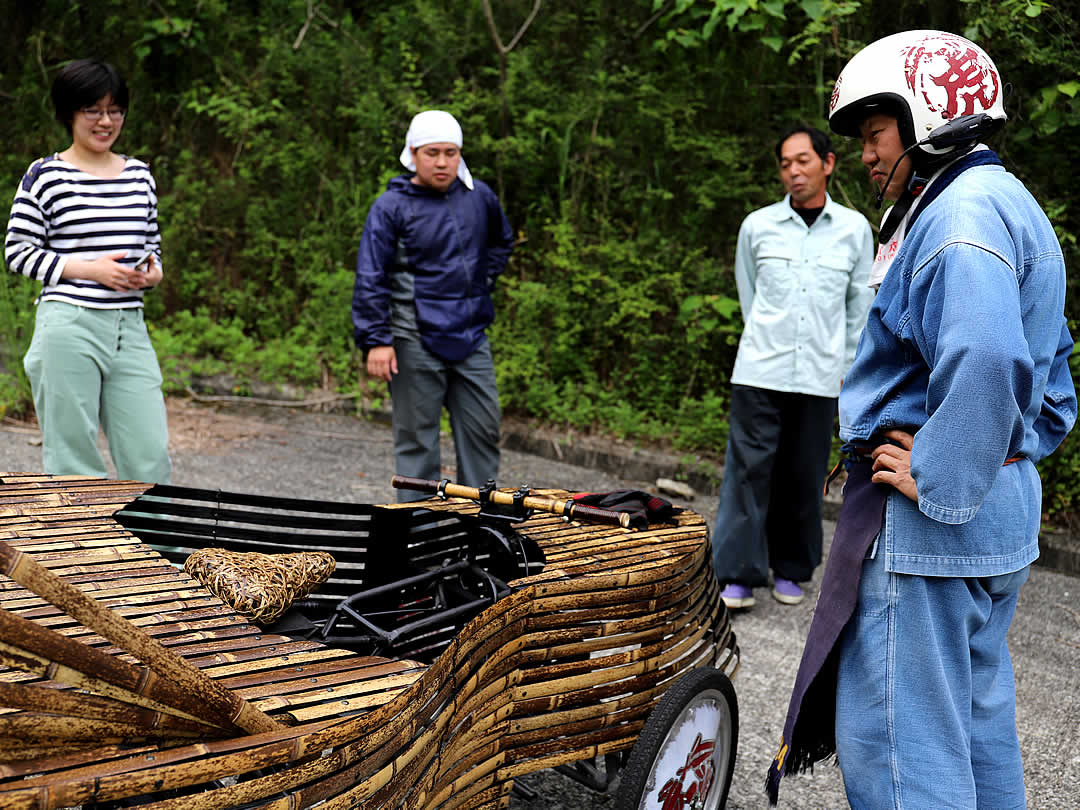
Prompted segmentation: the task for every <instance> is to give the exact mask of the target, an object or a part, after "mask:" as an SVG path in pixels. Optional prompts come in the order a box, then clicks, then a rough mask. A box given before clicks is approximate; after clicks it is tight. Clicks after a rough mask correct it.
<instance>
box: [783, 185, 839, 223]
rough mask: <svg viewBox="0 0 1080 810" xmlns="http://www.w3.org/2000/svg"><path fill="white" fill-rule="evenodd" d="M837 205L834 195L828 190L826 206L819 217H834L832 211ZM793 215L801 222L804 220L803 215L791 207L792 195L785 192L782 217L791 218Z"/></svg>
mask: <svg viewBox="0 0 1080 810" xmlns="http://www.w3.org/2000/svg"><path fill="white" fill-rule="evenodd" d="M835 207H836V203H834V202H833V199H832V197H830V196H829V192H827V191H826V192H825V207H824V208H822V209H821V213H820V214H819V215H818V219H821V218H822V217H828V218H829V219H832V218H833V215H832V212H833V209H834V208H835ZM792 217H794V218H795V219H797V220H799V222H802V217H800V216H799V215H798V214H797V213H796V212H795V209H794V208H792V207H791V195H790V194H785V195H784V199H783V216H781V217H780V219H790V218H792Z"/></svg>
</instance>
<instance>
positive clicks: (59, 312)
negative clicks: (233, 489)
mask: <svg viewBox="0 0 1080 810" xmlns="http://www.w3.org/2000/svg"><path fill="white" fill-rule="evenodd" d="M23 367H24V368H25V369H26V375H27V377H29V378H30V387H31V388H32V389H33V393H34V407H35V409H36V410H37V418H38V423H39V424H40V425H41V438H42V442H41V460H42V465H43V467H44V471H45V472H46V473H48V474H50V475H93V476H98V477H104V476H105V475H106V472H107V471H106V468H105V460H104V458H102V455H101V452H100V451H99V450H98V424H99V423H100V425H101V427H102V429H103V430H104V431H105V437H106V438H107V439H108V442H109V454H110V455H111V456H112V460H113V464H115V465H116V471H117V473H118V475H119V476H120V478H122V479H131V480H135V481H146V482H148V483H162V484H167V483H169V481H170V479H171V477H172V464H171V462H170V461H169V427H168V420H167V417H166V415H165V398H164V397H163V396H162V393H161V381H162V380H161V369H160V368H159V367H158V361H157V355H155V354H154V347H153V346H152V345H151V343H150V336H149V335H148V334H147V332H146V324H145V323H144V322H143V311H142V309H89V308H87V307H80V306H76V305H74V304H66V303H62V302H60V301H43V302H41V303H40V304H39V305H38V308H37V317H36V321H35V326H34V338H33V340H32V341H31V343H30V350H29V351H28V352H27V353H26V357H25V358H24V359H23Z"/></svg>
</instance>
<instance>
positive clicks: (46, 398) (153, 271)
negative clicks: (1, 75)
mask: <svg viewBox="0 0 1080 810" xmlns="http://www.w3.org/2000/svg"><path fill="white" fill-rule="evenodd" d="M52 101H53V107H54V108H55V111H56V120H57V121H59V122H60V123H61V124H62V125H63V126H64V127H65V128H66V129H67V131H68V134H69V135H70V136H71V145H70V146H69V147H68V148H67V149H65V150H64V151H62V152H57V153H55V154H52V155H50V156H48V157H44V158H41V159H40V160H37V161H35V162H34V163H33V164H31V166H30V168H29V169H28V170H27V172H26V175H25V176H24V177H23V179H22V182H21V183H20V184H19V187H18V189H16V192H15V201H14V204H13V205H12V208H11V218H10V220H9V221H8V230H7V241H6V244H5V247H4V255H5V258H6V260H7V264H8V268H9V269H10V270H11V271H12V272H14V273H21V274H22V275H24V276H27V277H29V278H31V279H34V280H35V281H39V282H41V285H42V286H41V295H40V296H39V297H38V299H37V315H36V319H35V326H34V336H33V340H32V342H31V344H30V349H29V351H28V352H27V353H26V357H25V359H24V361H23V365H24V367H25V368H26V373H27V376H28V377H29V379H30V385H31V388H32V389H33V394H34V407H35V409H36V410H37V417H38V422H39V424H40V425H41V434H42V462H43V466H44V469H45V472H46V473H50V474H76V475H94V476H102V477H103V476H105V475H106V468H105V462H104V459H103V458H102V455H101V453H100V451H99V450H98V426H99V424H100V426H101V427H102V428H103V429H104V432H105V436H106V438H107V439H108V443H109V453H110V455H111V456H112V459H113V463H114V464H115V466H116V470H117V472H118V474H119V475H120V477H121V478H127V479H135V480H139V481H147V482H158V483H167V482H168V481H169V479H170V477H171V463H170V461H169V453H168V424H167V420H166V416H165V400H164V398H163V396H162V393H161V382H162V379H161V370H160V368H159V367H158V361H157V356H156V355H155V354H154V349H153V346H151V344H150V338H149V336H148V335H147V332H146V326H145V324H144V323H143V294H144V293H145V291H146V290H148V289H151V288H152V287H154V286H155V285H157V284H158V283H159V282H160V281H161V278H162V269H161V259H160V255H161V233H160V231H159V230H158V222H157V187H156V184H155V183H154V178H153V176H152V175H151V174H150V169H149V167H148V166H147V165H146V164H145V163H144V162H143V161H141V160H138V159H137V158H132V157H127V156H125V155H122V154H119V153H116V152H114V151H113V146H114V145H115V143H116V140H117V138H119V136H120V132H121V130H122V129H123V127H124V119H125V117H126V115H127V109H128V89H127V84H126V83H125V82H124V79H123V78H122V77H121V76H120V74H119V73H118V72H117V71H116V69H115V68H114V67H113V66H112V65H109V64H105V63H103V62H98V61H94V60H89V59H81V60H78V61H74V62H71V63H69V64H68V65H67V66H65V67H64V68H63V69H62V70H61V71H60V73H59V74H58V75H57V77H56V80H55V81H54V82H53V86H52ZM147 254H149V259H148V260H145V259H146V256H147ZM141 259H144V261H140V260H141Z"/></svg>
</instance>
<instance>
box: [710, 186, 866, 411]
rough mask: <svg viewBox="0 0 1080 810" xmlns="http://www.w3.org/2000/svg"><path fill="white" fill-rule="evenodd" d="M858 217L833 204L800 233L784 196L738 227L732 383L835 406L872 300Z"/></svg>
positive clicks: (799, 224) (788, 198)
mask: <svg viewBox="0 0 1080 810" xmlns="http://www.w3.org/2000/svg"><path fill="white" fill-rule="evenodd" d="M873 260H874V240H873V236H872V235H871V233H870V224H869V223H868V222H867V221H866V218H865V217H864V216H863V215H862V214H859V213H858V212H856V211H852V210H851V209H850V208H845V207H844V206H842V205H838V204H837V203H834V202H833V201H832V199H831V198H830V197H829V196H828V195H826V197H825V208H824V209H823V210H822V212H821V214H819V215H818V218H817V219H816V220H815V221H814V224H813V225H811V226H810V227H809V228H808V227H807V226H806V223H805V222H804V221H803V219H802V217H800V216H799V215H798V214H797V213H795V211H794V210H793V209H792V207H791V196H790V195H788V196H785V197H784V199H783V200H781V201H780V202H778V203H775V204H773V205H769V206H766V207H765V208H761V209H758V210H757V211H754V212H753V213H752V214H750V215H749V216H747V217H746V219H745V220H743V224H742V227H741V228H740V229H739V240H738V244H737V246H736V249H735V282H736V284H737V285H738V289H739V304H740V306H741V307H742V313H743V321H744V323H745V326H744V328H743V333H742V338H741V339H740V340H739V352H738V354H737V355H736V358H735V369H734V370H733V371H732V374H731V381H732V382H733V383H735V384H738V385H749V386H753V387H755V388H767V389H769V390H773V391H789V392H793V393H799V394H811V395H814V396H820V397H835V396H836V395H837V394H838V393H839V392H840V381H841V380H842V379H843V377H844V374H845V373H846V372H847V369H848V366H850V365H851V361H852V359H853V358H854V357H855V347H856V345H857V344H858V341H859V334H860V332H861V331H862V328H863V324H864V323H865V321H866V312H867V310H868V309H869V308H870V303H871V301H873V298H874V291H873V290H872V289H870V287H869V286H867V285H868V283H869V278H870V268H871V266H872V264H873Z"/></svg>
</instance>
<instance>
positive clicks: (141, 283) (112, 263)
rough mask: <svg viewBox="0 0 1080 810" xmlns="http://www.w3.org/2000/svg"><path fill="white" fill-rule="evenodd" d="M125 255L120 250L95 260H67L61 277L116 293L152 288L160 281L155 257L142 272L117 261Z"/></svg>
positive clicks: (125, 253) (124, 252)
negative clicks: (79, 280)
mask: <svg viewBox="0 0 1080 810" xmlns="http://www.w3.org/2000/svg"><path fill="white" fill-rule="evenodd" d="M127 255H128V254H127V251H123V250H122V251H120V252H119V253H110V254H108V255H106V256H98V258H96V259H89V260H87V259H69V260H68V261H67V263H66V264H65V265H64V272H63V273H62V275H63V277H64V278H79V279H85V280H87V281H96V282H97V283H98V284H100V285H102V286H103V287H108V288H109V289H110V290H117V291H118V292H127V291H130V290H141V289H143V288H144V287H153V286H154V285H155V284H157V283H158V282H159V281H161V267H160V266H159V265H158V263H157V257H156V256H151V257H150V268H149V269H148V270H145V271H143V270H135V269H133V268H131V267H129V266H128V265H126V264H121V263H120V262H119V261H117V259H122V258H124V257H125V256H127Z"/></svg>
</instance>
